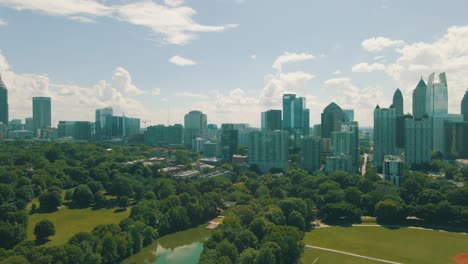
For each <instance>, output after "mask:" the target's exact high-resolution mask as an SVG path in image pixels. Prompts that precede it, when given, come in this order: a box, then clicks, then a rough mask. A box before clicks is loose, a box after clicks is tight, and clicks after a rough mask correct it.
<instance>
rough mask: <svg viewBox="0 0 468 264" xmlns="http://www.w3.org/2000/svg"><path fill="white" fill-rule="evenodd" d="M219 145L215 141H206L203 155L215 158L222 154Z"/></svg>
mask: <svg viewBox="0 0 468 264" xmlns="http://www.w3.org/2000/svg"><path fill="white" fill-rule="evenodd" d="M219 152H220V151H219V145H218V143H215V142H205V143H204V144H203V156H205V157H207V158H215V157H218V156H219V155H220V153H219Z"/></svg>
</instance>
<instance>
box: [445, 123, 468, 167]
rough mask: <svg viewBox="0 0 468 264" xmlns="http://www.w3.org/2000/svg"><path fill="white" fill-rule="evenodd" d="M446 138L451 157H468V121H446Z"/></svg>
mask: <svg viewBox="0 0 468 264" xmlns="http://www.w3.org/2000/svg"><path fill="white" fill-rule="evenodd" d="M445 140H446V143H445V146H446V148H445V153H444V154H445V155H446V156H447V157H448V158H449V159H455V158H458V159H468V122H466V121H465V122H448V123H445Z"/></svg>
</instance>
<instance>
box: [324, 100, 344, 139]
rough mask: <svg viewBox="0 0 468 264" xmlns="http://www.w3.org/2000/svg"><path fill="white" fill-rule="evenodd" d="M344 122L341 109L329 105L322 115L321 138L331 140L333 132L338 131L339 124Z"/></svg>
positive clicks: (334, 105) (339, 128) (333, 104)
mask: <svg viewBox="0 0 468 264" xmlns="http://www.w3.org/2000/svg"><path fill="white" fill-rule="evenodd" d="M344 121H345V114H344V112H343V110H342V109H341V107H339V106H338V105H337V104H335V103H330V104H329V105H328V106H327V107H325V109H323V113H322V127H321V128H322V133H321V136H322V138H331V133H332V132H333V131H340V130H341V124H342V123H343V122H344Z"/></svg>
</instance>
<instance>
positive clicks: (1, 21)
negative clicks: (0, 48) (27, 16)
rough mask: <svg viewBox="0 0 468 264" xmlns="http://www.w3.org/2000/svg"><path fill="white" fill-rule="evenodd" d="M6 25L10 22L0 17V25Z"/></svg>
mask: <svg viewBox="0 0 468 264" xmlns="http://www.w3.org/2000/svg"><path fill="white" fill-rule="evenodd" d="M6 25H8V22H6V21H5V20H4V19H1V18H0V26H6Z"/></svg>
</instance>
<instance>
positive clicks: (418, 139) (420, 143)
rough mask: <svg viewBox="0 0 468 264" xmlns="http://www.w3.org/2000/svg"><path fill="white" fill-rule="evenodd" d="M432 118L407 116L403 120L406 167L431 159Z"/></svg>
mask: <svg viewBox="0 0 468 264" xmlns="http://www.w3.org/2000/svg"><path fill="white" fill-rule="evenodd" d="M431 145H432V120H431V119H430V118H428V117H426V118H408V119H406V120H405V164H406V166H408V167H410V168H411V167H412V166H413V165H420V164H423V163H426V162H430V161H431V151H432V149H431Z"/></svg>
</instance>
